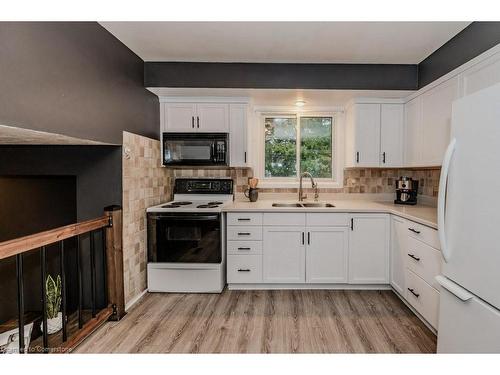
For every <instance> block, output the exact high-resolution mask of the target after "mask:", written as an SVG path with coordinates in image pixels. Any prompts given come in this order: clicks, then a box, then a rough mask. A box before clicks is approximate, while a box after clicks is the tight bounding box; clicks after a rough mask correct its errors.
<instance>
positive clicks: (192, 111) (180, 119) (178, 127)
mask: <svg viewBox="0 0 500 375" xmlns="http://www.w3.org/2000/svg"><path fill="white" fill-rule="evenodd" d="M163 111H164V119H165V124H162V125H164V126H163V131H167V132H191V131H195V130H196V104H192V103H165V104H164V107H163Z"/></svg>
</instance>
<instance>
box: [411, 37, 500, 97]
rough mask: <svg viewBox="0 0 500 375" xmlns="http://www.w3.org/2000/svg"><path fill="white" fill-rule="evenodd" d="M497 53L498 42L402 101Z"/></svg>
mask: <svg viewBox="0 0 500 375" xmlns="http://www.w3.org/2000/svg"><path fill="white" fill-rule="evenodd" d="M497 53H500V44H497V45H496V46H494V47H492V48H490V49H489V50H487V51H485V52H483V53H482V54H480V55H478V56H476V57H474V58H473V59H471V60H469V61H467V62H466V63H464V64H462V65H460V66H459V67H457V68H455V69H453V70H452V71H451V72H448V73H446V74H445V75H444V76H441V77H439V78H438V79H436V80H435V81H432V82H431V83H429V84H428V85H427V86H424V87H422V88H421V89H419V90H418V91H415V92H414V93H413V94H411V95H409V96H407V97H405V98H404V102H405V103H407V102H409V101H411V100H413V99H415V98H416V97H417V96H420V95H422V94H423V93H425V92H426V91H429V90H431V89H432V88H434V87H436V86H439V85H440V84H441V83H443V82H445V81H447V80H449V79H451V78H453V77H455V76H457V75H459V74H461V73H464V72H465V71H466V70H468V69H470V68H472V67H473V66H474V65H477V64H480V63H482V62H483V61H485V60H487V59H489V58H490V57H492V56H494V55H496V54H497Z"/></svg>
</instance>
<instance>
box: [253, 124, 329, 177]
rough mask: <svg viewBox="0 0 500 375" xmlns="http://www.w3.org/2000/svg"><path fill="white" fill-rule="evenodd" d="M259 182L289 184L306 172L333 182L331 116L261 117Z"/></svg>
mask: <svg viewBox="0 0 500 375" xmlns="http://www.w3.org/2000/svg"><path fill="white" fill-rule="evenodd" d="M262 118H263V123H264V125H263V126H264V135H263V137H264V150H263V151H264V152H263V154H264V155H263V160H262V168H261V169H262V171H261V176H262V177H263V179H264V181H263V182H268V183H273V182H274V183H278V184H279V183H280V182H281V183H282V185H284V186H290V185H293V184H294V183H295V182H297V181H298V180H299V178H300V174H301V173H303V172H305V171H307V172H309V173H311V174H312V176H313V177H314V178H315V179H319V181H322V180H323V182H327V183H329V184H330V185H331V184H332V183H336V180H335V179H336V177H337V174H336V154H337V147H336V142H335V134H336V131H335V119H334V117H333V116H332V115H309V114H307V115H298V114H289V115H264V116H262Z"/></svg>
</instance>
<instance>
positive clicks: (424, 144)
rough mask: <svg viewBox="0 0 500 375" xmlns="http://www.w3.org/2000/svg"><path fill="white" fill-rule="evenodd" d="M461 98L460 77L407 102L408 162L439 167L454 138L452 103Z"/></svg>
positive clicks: (411, 164)
mask: <svg viewBox="0 0 500 375" xmlns="http://www.w3.org/2000/svg"><path fill="white" fill-rule="evenodd" d="M457 98H458V77H453V78H451V79H449V80H447V81H445V82H443V83H442V84H440V85H438V86H436V87H434V88H432V89H430V90H428V91H426V92H425V93H423V94H422V95H420V96H418V97H416V98H415V99H413V100H411V101H409V102H408V103H406V104H405V112H406V124H405V125H406V134H405V165H407V166H439V165H441V163H442V161H443V156H444V152H445V151H446V147H447V146H448V143H449V141H450V126H451V105H452V102H453V101H454V100H455V99H457Z"/></svg>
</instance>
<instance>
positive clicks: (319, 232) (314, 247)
mask: <svg viewBox="0 0 500 375" xmlns="http://www.w3.org/2000/svg"><path fill="white" fill-rule="evenodd" d="M348 244H349V232H348V228H342V227H340V228H339V227H308V228H307V248H306V281H307V282H308V283H347V260H348V249H349V247H348Z"/></svg>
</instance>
